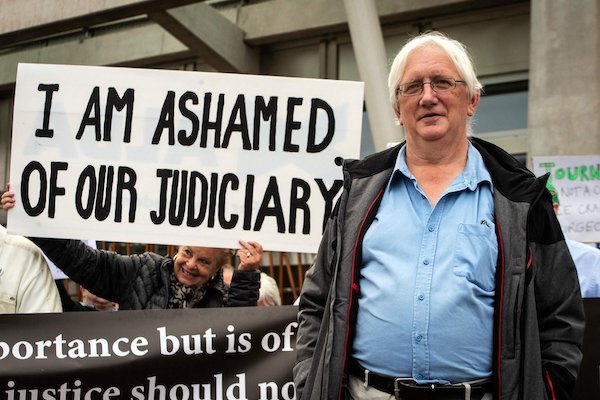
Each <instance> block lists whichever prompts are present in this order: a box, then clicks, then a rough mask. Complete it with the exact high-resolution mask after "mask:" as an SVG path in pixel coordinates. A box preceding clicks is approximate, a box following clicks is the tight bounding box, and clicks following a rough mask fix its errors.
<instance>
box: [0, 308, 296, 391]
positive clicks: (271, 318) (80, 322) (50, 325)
mask: <svg viewBox="0 0 600 400" xmlns="http://www.w3.org/2000/svg"><path fill="white" fill-rule="evenodd" d="M296 313H297V307H295V306H282V307H248V308H221V309H197V310H194V309H189V310H148V311H119V312H71V313H62V314H21V315H1V316H0V332H1V337H0V398H2V399H7V400H38V399H39V400H42V399H43V400H54V399H56V400H58V399H60V400H96V399H102V400H107V399H111V400H117V399H118V400H121V399H131V400H142V399H148V400H166V399H168V400H171V399H178V400H185V399H190V400H191V399H203V400H207V399H211V400H225V399H227V400H230V399H231V400H241V399H252V400H254V399H263V400H268V399H294V398H295V390H294V386H293V383H292V367H293V365H294V361H295V352H294V349H295V344H296V337H295V335H296V329H297V324H296Z"/></svg>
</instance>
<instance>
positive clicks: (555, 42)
mask: <svg viewBox="0 0 600 400" xmlns="http://www.w3.org/2000/svg"><path fill="white" fill-rule="evenodd" d="M599 11H600V0H580V1H577V2H572V1H569V0H551V1H548V0H532V1H531V46H530V49H531V50H530V63H529V65H530V70H529V121H528V156H529V157H528V158H529V160H531V157H532V156H541V155H590V154H600V18H599V15H598V13H599Z"/></svg>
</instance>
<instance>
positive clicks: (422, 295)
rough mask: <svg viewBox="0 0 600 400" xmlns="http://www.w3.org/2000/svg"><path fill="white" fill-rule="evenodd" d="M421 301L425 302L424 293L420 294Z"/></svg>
mask: <svg viewBox="0 0 600 400" xmlns="http://www.w3.org/2000/svg"><path fill="white" fill-rule="evenodd" d="M417 298H418V299H419V300H421V301H423V300H425V295H424V294H423V293H420V294H419V296H418V297H417Z"/></svg>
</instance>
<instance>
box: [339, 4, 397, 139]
mask: <svg viewBox="0 0 600 400" xmlns="http://www.w3.org/2000/svg"><path fill="white" fill-rule="evenodd" d="M344 6H345V9H346V16H347V18H348V25H349V28H350V37H351V38H352V48H353V49H354V55H355V57H356V63H357V65H358V72H359V73H360V77H361V79H362V80H363V81H364V82H365V102H366V103H367V111H368V112H369V124H370V127H371V132H372V134H373V143H374V145H375V150H376V151H379V150H383V149H385V148H386V145H387V144H388V143H391V142H399V141H401V140H403V134H402V131H401V129H400V127H399V126H396V125H395V124H394V121H395V116H394V112H393V110H392V105H391V104H390V102H389V100H388V99H389V96H388V90H387V76H388V72H389V71H388V69H387V60H386V53H385V47H384V44H383V34H382V32H381V25H380V24H379V14H377V9H376V8H375V4H374V2H373V0H360V1H357V0H344Z"/></svg>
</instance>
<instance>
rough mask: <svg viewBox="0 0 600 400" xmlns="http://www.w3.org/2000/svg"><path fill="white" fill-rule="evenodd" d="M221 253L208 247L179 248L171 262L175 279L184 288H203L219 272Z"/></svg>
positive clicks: (219, 250)
mask: <svg viewBox="0 0 600 400" xmlns="http://www.w3.org/2000/svg"><path fill="white" fill-rule="evenodd" d="M222 252H223V250H221V249H213V248H210V247H195V246H181V247H180V248H179V251H178V252H177V255H176V256H175V258H174V261H173V263H174V271H175V277H176V278H177V280H178V281H179V282H180V283H181V284H182V285H184V286H188V287H200V286H203V285H204V284H205V283H206V282H208V281H209V280H210V279H211V278H212V277H213V276H214V275H215V274H216V273H217V271H218V270H219V267H220V259H221V258H222V257H221V256H222Z"/></svg>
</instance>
